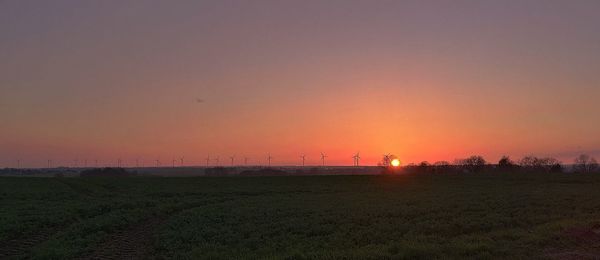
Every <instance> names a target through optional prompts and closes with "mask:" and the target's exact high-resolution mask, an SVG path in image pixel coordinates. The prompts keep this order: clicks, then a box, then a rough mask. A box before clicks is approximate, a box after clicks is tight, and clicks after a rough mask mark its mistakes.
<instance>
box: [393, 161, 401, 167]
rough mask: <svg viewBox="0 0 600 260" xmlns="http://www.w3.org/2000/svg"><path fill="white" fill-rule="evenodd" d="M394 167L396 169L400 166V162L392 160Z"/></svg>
mask: <svg viewBox="0 0 600 260" xmlns="http://www.w3.org/2000/svg"><path fill="white" fill-rule="evenodd" d="M392 166H394V167H398V166H400V160H398V159H394V160H392Z"/></svg>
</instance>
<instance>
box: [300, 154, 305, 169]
mask: <svg viewBox="0 0 600 260" xmlns="http://www.w3.org/2000/svg"><path fill="white" fill-rule="evenodd" d="M300 158H302V167H304V162H305V161H306V154H302V155H300Z"/></svg>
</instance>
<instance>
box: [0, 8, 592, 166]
mask: <svg viewBox="0 0 600 260" xmlns="http://www.w3.org/2000/svg"><path fill="white" fill-rule="evenodd" d="M199 101H201V102H199ZM599 101H600V1H597V0H590V1H585V0H573V1H568V0H563V1H549V0H540V1H523V0H516V1H486V0H482V1H423V0H418V1H384V0H375V1H373V0H365V1H350V0H344V1H329V0H328V1H313V0H308V1H300V0H298V1H258V0H257V1H227V0H215V1H182V0H181V1H180V0H176V1H149V0H144V1H116V0H114V1H80V0H73V1H58V0H55V1H20V0H8V1H0V120H1V121H0V124H1V126H0V167H14V166H16V161H17V160H21V166H25V167H43V166H46V164H47V160H48V159H51V160H52V161H53V163H52V164H53V165H54V166H59V165H65V166H70V165H72V164H73V161H74V160H75V159H78V160H80V161H83V160H85V159H87V160H88V161H89V162H91V161H93V160H96V159H97V160H99V161H100V162H101V163H102V164H104V163H113V164H114V163H115V162H116V160H117V158H122V159H123V160H124V161H127V162H128V163H129V164H130V165H131V163H132V162H133V161H134V160H135V159H136V158H139V159H140V161H141V160H143V161H144V162H145V163H146V165H151V164H154V163H153V161H154V160H156V159H160V160H161V161H162V162H163V163H165V164H168V163H169V162H170V161H171V160H172V159H173V158H179V157H181V156H185V164H188V165H192V164H195V165H203V164H204V158H205V157H206V156H207V155H209V154H210V156H211V157H213V158H214V157H216V156H220V157H221V162H222V163H225V162H226V160H227V159H226V157H228V156H230V155H233V154H235V155H236V156H237V158H238V159H237V160H238V161H237V163H241V162H242V159H241V158H243V157H244V156H247V157H249V158H250V161H249V162H250V163H251V164H264V163H265V162H266V155H267V153H271V154H272V155H273V164H277V165H297V164H299V163H300V162H301V160H300V157H299V155H300V154H302V153H305V154H307V164H319V163H320V161H319V152H321V151H323V152H325V153H327V154H328V155H329V157H328V158H327V163H328V164H331V165H351V164H352V158H351V156H352V154H353V153H355V152H357V151H360V152H361V154H362V158H363V160H362V161H361V164H375V163H377V161H379V160H380V159H381V155H382V154H384V153H393V154H395V155H397V156H398V157H400V159H401V160H402V162H403V163H410V162H415V163H418V162H420V161H423V160H428V161H430V162H435V161H438V160H447V161H453V160H454V159H455V158H461V157H466V156H468V155H472V154H480V155H483V156H484V157H485V158H486V159H488V160H489V161H497V160H498V159H499V157H500V156H502V155H504V154H507V155H511V156H512V157H513V158H514V159H518V158H519V157H521V156H523V155H529V154H533V155H538V156H553V157H557V158H559V159H560V160H562V161H563V162H565V163H571V162H572V160H573V158H574V157H575V156H576V155H577V154H579V153H589V154H592V155H595V156H596V157H598V156H600V102H599ZM90 164H91V163H90Z"/></svg>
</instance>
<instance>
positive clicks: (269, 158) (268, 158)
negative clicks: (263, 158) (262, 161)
mask: <svg viewBox="0 0 600 260" xmlns="http://www.w3.org/2000/svg"><path fill="white" fill-rule="evenodd" d="M272 159H273V156H271V153H269V154H268V156H267V161H268V162H269V167H271V160H272Z"/></svg>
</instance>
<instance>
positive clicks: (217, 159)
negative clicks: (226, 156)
mask: <svg viewBox="0 0 600 260" xmlns="http://www.w3.org/2000/svg"><path fill="white" fill-rule="evenodd" d="M215 161H216V162H217V163H216V165H217V167H219V156H217V158H216V159H215Z"/></svg>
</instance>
